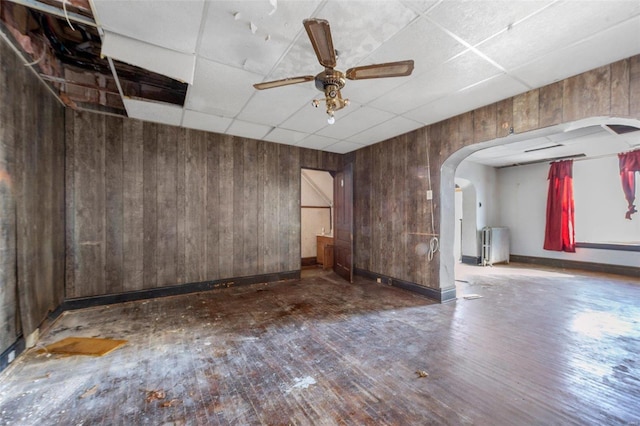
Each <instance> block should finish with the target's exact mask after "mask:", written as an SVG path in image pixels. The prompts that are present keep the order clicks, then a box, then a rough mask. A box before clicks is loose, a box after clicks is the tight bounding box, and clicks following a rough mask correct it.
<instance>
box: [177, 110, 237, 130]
mask: <svg viewBox="0 0 640 426" xmlns="http://www.w3.org/2000/svg"><path fill="white" fill-rule="evenodd" d="M231 121H232V119H231V118H228V117H220V116H217V115H211V114H205V113H203V112H198V111H191V110H188V109H187V110H185V111H184V116H183V117H182V126H183V127H188V128H190V129H198V130H205V131H208V132H215V133H224V132H225V131H226V130H227V128H228V127H229V125H230V124H231Z"/></svg>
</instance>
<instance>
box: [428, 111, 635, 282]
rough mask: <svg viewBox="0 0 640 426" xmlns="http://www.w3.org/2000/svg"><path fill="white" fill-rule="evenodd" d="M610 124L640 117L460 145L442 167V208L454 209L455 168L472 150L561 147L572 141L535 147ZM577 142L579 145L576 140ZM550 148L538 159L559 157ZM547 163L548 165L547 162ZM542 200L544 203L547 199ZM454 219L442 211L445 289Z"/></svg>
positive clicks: (450, 274) (451, 271) (451, 277)
mask: <svg viewBox="0 0 640 426" xmlns="http://www.w3.org/2000/svg"><path fill="white" fill-rule="evenodd" d="M610 125H623V126H633V127H640V120H634V119H620V118H610V117H599V118H591V119H585V120H580V121H576V122H573V123H564V124H561V125H557V126H552V127H548V128H544V129H538V130H535V131H530V132H526V133H522V134H517V135H516V134H512V135H509V136H507V137H504V138H500V139H495V140H492V141H488V142H484V143H480V144H476V145H472V146H467V147H464V148H462V149H460V150H459V151H457V152H455V153H454V154H453V155H451V156H450V157H449V158H448V159H447V160H445V161H444V163H443V165H442V167H441V181H440V194H441V200H440V202H441V211H442V212H453V211H455V191H454V188H455V184H456V183H457V184H458V185H460V183H459V181H456V169H457V168H458V166H459V165H460V164H461V162H462V161H463V160H464V159H465V158H467V157H469V156H470V155H471V154H473V153H476V152H478V151H481V150H484V149H487V148H493V147H498V146H501V145H511V144H514V145H513V147H516V146H518V147H526V149H523V152H524V151H528V152H538V151H539V152H543V151H542V149H547V148H555V147H556V146H557V147H561V146H564V145H569V143H564V142H561V143H557V144H556V145H555V146H553V145H550V146H541V147H536V143H538V142H539V143H543V142H545V141H546V142H547V143H548V142H549V141H557V140H563V141H564V140H569V139H570V138H572V137H573V135H579V134H581V132H582V131H583V130H584V129H588V128H590V127H596V128H597V127H601V128H607V127H609V126H610ZM601 130H602V129H601ZM576 146H578V145H577V144H576ZM626 146H627V149H632V148H633V147H632V146H631V145H626ZM599 149H604V147H603V146H602V145H601V146H600V147H599ZM580 151H581V150H579V151H576V152H580ZM548 152H549V154H548V155H549V158H545V155H547V152H545V153H544V154H541V155H542V156H541V157H540V158H542V160H539V161H542V162H547V163H548V162H550V161H551V160H555V159H559V157H556V156H555V154H554V153H552V152H551V151H548ZM615 152H616V151H615V149H614V150H612V152H610V153H608V154H606V155H609V156H615ZM603 153H604V152H603ZM581 164H585V163H581ZM519 165H521V164H519ZM544 167H546V165H545V166H544ZM543 180H545V181H546V176H544V177H543ZM617 190H618V189H615V191H617ZM463 197H464V196H463ZM504 202H505V203H508V202H509V201H508V200H506V201H504ZM542 203H544V201H543V202H542ZM478 204H480V202H478ZM539 204H540V203H539ZM455 221H456V217H455V215H454V214H442V215H441V216H440V235H441V238H440V250H441V256H440V271H439V274H440V286H441V288H442V291H445V290H449V289H452V288H455V287H454V281H455V261H454V255H453V253H454V246H455V235H456V233H455V228H456V223H455ZM489 225H496V224H495V223H494V224H490V223H489ZM544 255H545V256H546V255H548V256H549V257H551V258H553V257H560V258H562V255H564V253H561V254H559V255H556V254H555V253H550V254H547V253H545V254H544Z"/></svg>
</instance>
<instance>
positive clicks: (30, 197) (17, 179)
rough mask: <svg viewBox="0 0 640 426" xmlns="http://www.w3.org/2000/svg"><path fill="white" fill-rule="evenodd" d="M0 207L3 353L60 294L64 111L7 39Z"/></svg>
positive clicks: (0, 63) (0, 82)
mask: <svg viewBox="0 0 640 426" xmlns="http://www.w3.org/2000/svg"><path fill="white" fill-rule="evenodd" d="M0 214H1V217H0V222H1V225H2V227H1V228H2V230H1V231H0V253H1V256H2V258H1V259H0V289H1V290H0V306H1V307H2V310H1V312H2V314H1V315H0V352H1V351H3V350H4V349H6V348H7V346H9V345H11V344H13V343H14V342H15V340H16V338H17V336H18V334H19V333H20V332H21V331H22V333H23V334H25V335H28V334H31V333H32V332H33V331H34V330H35V329H36V328H37V327H38V326H39V325H40V324H41V322H42V321H43V320H44V319H45V318H46V316H47V314H48V312H49V311H51V310H53V309H55V308H56V307H57V306H58V305H59V304H60V302H61V301H62V299H63V298H64V243H63V241H64V110H63V107H62V105H61V104H60V103H59V102H58V101H57V100H56V99H55V98H54V97H53V95H52V94H51V93H50V92H49V91H48V90H47V89H46V87H45V86H44V85H43V84H42V83H41V82H40V81H39V80H38V79H37V78H36V76H35V75H34V74H33V73H32V72H31V71H30V70H29V69H28V68H26V67H25V66H24V64H23V63H22V62H21V61H20V60H19V59H18V57H17V56H16V54H15V53H14V52H13V51H12V49H11V48H10V46H9V45H7V44H6V42H5V41H4V39H2V40H0ZM18 312H19V319H18V315H17V314H18Z"/></svg>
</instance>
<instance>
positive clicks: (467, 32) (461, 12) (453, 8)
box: [428, 0, 552, 45]
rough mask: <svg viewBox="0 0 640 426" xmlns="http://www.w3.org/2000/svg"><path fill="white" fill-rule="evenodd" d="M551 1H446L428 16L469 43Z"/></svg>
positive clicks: (477, 41) (481, 39)
mask: <svg viewBox="0 0 640 426" xmlns="http://www.w3.org/2000/svg"><path fill="white" fill-rule="evenodd" d="M551 3H552V1H549V0H542V1H530V0H528V1H513V0H501V1H495V0H492V1H472V0H464V1H445V2H442V3H440V4H438V6H436V7H434V8H433V9H431V10H430V11H429V13H428V16H429V18H430V19H433V21H435V22H437V23H438V24H440V25H442V26H443V27H444V28H446V29H447V30H449V31H451V32H452V33H453V34H455V35H457V36H458V37H460V38H461V39H463V40H464V41H466V42H467V43H469V44H470V45H475V44H477V43H479V42H481V41H483V40H485V39H487V38H489V37H490V36H492V35H494V34H496V33H499V32H501V31H503V30H505V29H507V27H508V26H509V25H512V24H514V23H516V22H518V21H520V20H521V19H523V18H525V17H527V16H529V15H531V14H532V13H534V12H536V11H538V10H540V9H542V8H544V7H546V6H548V5H549V4H551Z"/></svg>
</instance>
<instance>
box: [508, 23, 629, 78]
mask: <svg viewBox="0 0 640 426" xmlns="http://www.w3.org/2000/svg"><path fill="white" fill-rule="evenodd" d="M616 40H628V42H627V43H618V42H616ZM593 52H601V53H600V54H598V55H597V57H594V54H593ZM639 53H640V16H637V17H635V18H632V19H629V20H627V21H625V22H623V23H620V24H618V25H617V26H615V27H613V28H610V29H608V30H605V31H602V32H600V33H598V34H596V35H594V36H592V37H590V38H588V39H586V40H583V41H580V42H578V43H576V44H573V45H571V46H567V47H565V48H562V49H559V50H555V51H553V52H551V53H549V54H548V55H546V56H544V57H542V58H540V59H538V60H536V61H534V62H531V63H529V64H527V65H524V66H522V67H519V68H516V69H515V70H514V71H513V72H511V74H512V75H513V76H516V77H518V78H520V79H521V80H523V81H525V82H526V83H527V84H529V86H531V87H541V86H545V85H547V84H550V83H552V82H554V81H558V80H561V79H563V78H566V77H569V76H572V75H576V74H579V73H580V72H582V70H584V69H585V68H594V67H598V66H602V65H606V64H610V63H612V62H615V61H617V60H620V59H624V58H628V57H630V56H633V55H637V54H639ZM558 64H563V66H560V67H559V66H558Z"/></svg>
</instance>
